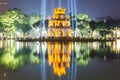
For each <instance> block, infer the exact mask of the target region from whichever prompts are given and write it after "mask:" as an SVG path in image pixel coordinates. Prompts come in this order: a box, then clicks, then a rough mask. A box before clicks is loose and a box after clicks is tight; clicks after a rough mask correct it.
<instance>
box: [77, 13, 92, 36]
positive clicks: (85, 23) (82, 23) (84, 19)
mask: <svg viewBox="0 0 120 80" xmlns="http://www.w3.org/2000/svg"><path fill="white" fill-rule="evenodd" d="M75 20H76V26H77V27H78V29H80V31H81V35H82V36H83V35H86V34H87V33H88V32H89V30H90V26H89V22H90V18H89V16H88V15H87V14H80V13H79V14H77V15H76V16H75Z"/></svg>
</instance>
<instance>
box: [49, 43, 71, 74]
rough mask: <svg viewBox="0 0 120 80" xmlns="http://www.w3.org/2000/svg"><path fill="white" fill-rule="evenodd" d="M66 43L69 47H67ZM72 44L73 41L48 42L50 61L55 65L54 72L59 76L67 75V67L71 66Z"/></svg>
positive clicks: (50, 63)
mask: <svg viewBox="0 0 120 80" xmlns="http://www.w3.org/2000/svg"><path fill="white" fill-rule="evenodd" d="M65 45H66V46H68V47H69V48H67V47H66V48H65ZM71 46H72V44H71V43H67V44H65V43H61V44H59V43H58V42H55V43H50V42H49V43H48V63H49V65H53V72H54V74H56V75H58V76H62V75H66V68H69V67H70V55H71V49H72V47H71ZM59 47H60V48H59ZM65 49H66V50H65Z"/></svg>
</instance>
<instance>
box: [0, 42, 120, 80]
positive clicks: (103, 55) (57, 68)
mask: <svg viewBox="0 0 120 80" xmlns="http://www.w3.org/2000/svg"><path fill="white" fill-rule="evenodd" d="M119 60H120V40H117V41H114V42H15V41H0V80H9V78H11V79H12V80H16V79H15V77H14V76H10V75H11V74H10V73H11V71H14V72H15V73H19V74H20V73H22V74H24V71H22V69H23V70H24V68H26V69H25V70H26V71H27V69H29V68H30V67H31V68H30V69H29V71H28V72H32V69H33V70H34V68H35V67H36V70H39V71H37V73H34V74H33V75H38V74H40V75H41V76H36V78H35V79H38V80H58V79H59V78H60V77H61V78H63V79H62V80H68V79H69V80H80V78H79V76H78V75H79V72H82V70H81V68H82V69H83V70H84V68H86V67H87V68H88V71H89V68H90V69H92V68H91V65H90V64H93V66H96V65H95V64H94V62H96V64H98V63H100V61H103V62H106V61H107V62H109V61H116V62H117V63H118V65H120V64H119V62H120V61H119ZM111 64H112V63H111ZM28 65H29V66H28ZM33 65H34V66H33ZM98 65H99V64H98ZM104 65H105V64H104ZM114 67H116V66H114ZM116 69H117V68H116ZM79 70H80V71H79ZM86 70H87V69H86ZM97 71H98V70H97ZM111 71H112V70H111ZM15 73H13V72H12V75H15ZM89 73H90V72H89ZM108 73H109V72H108ZM118 73H120V71H118ZM81 75H82V74H81ZM98 75H101V74H98ZM16 76H18V77H19V75H16ZM31 76H32V75H29V78H28V79H29V80H35V79H31ZM55 76H58V77H55ZM86 76H89V75H87V74H86ZM51 77H54V78H51ZM89 77H91V76H89ZM117 77H118V76H116V78H117ZM49 78H50V79H49ZM81 79H82V80H86V79H84V78H83V77H82V76H81ZM93 79H94V78H93ZM17 80H18V79H17ZM22 80H26V78H25V77H23V78H22ZM87 80H88V79H87Z"/></svg>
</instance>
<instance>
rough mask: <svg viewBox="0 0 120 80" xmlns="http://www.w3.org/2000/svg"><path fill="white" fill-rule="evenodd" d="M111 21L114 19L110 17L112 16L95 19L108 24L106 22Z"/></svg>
mask: <svg viewBox="0 0 120 80" xmlns="http://www.w3.org/2000/svg"><path fill="white" fill-rule="evenodd" d="M109 19H113V18H112V17H110V16H106V17H97V18H95V21H104V22H106V20H109Z"/></svg>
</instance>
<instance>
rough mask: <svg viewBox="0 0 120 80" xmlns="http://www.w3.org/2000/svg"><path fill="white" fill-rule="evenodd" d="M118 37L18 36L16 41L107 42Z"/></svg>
mask: <svg viewBox="0 0 120 80" xmlns="http://www.w3.org/2000/svg"><path fill="white" fill-rule="evenodd" d="M115 40H116V38H17V39H16V41H21V42H35V41H40V42H42V41H46V42H55V41H58V42H95V41H96V42H107V41H115Z"/></svg>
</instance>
